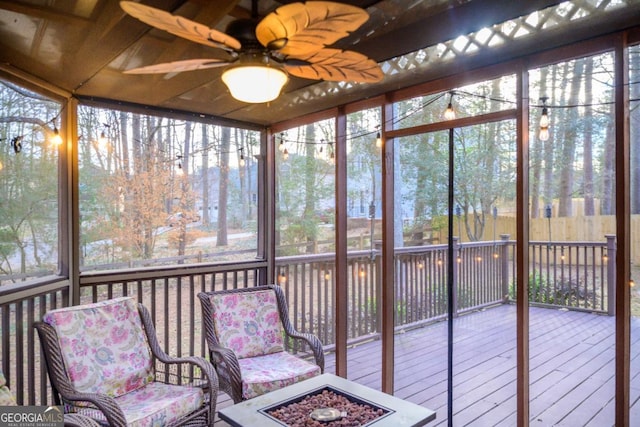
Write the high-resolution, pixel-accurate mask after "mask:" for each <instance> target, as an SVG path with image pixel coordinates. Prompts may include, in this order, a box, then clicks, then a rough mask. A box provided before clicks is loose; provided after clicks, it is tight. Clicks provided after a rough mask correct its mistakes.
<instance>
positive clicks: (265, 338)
mask: <svg viewBox="0 0 640 427" xmlns="http://www.w3.org/2000/svg"><path fill="white" fill-rule="evenodd" d="M210 300H211V305H212V307H213V314H212V316H213V325H214V328H215V333H216V336H217V337H218V341H219V342H220V345H221V346H223V347H227V348H230V349H232V350H233V351H234V352H235V353H236V356H237V357H238V359H242V358H245V357H253V356H262V355H265V354H270V353H276V352H281V351H283V350H284V341H283V335H282V334H283V329H282V324H281V323H280V314H279V312H278V303H277V301H276V294H275V292H273V291H271V290H265V291H256V292H240V293H230V294H212V295H211V296H210Z"/></svg>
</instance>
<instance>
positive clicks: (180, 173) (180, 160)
mask: <svg viewBox="0 0 640 427" xmlns="http://www.w3.org/2000/svg"><path fill="white" fill-rule="evenodd" d="M177 157H178V168H177V169H176V173H177V174H178V175H180V176H182V175H184V170H183V169H182V156H181V155H179V154H178V156H177Z"/></svg>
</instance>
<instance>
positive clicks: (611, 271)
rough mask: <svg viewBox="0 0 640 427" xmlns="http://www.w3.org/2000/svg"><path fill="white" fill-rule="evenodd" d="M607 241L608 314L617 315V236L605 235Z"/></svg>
mask: <svg viewBox="0 0 640 427" xmlns="http://www.w3.org/2000/svg"><path fill="white" fill-rule="evenodd" d="M604 237H605V238H606V239H607V313H608V314H609V316H614V315H615V314H616V235H615V234H605V235H604Z"/></svg>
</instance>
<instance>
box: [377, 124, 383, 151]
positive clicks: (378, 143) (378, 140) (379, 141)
mask: <svg viewBox="0 0 640 427" xmlns="http://www.w3.org/2000/svg"><path fill="white" fill-rule="evenodd" d="M377 127H378V131H377V132H376V147H377V148H380V147H382V134H381V133H380V126H377Z"/></svg>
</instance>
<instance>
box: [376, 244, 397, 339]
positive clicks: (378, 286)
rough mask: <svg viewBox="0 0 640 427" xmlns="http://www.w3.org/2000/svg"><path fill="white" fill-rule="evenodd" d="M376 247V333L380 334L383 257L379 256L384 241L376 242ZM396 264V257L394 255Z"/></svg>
mask: <svg viewBox="0 0 640 427" xmlns="http://www.w3.org/2000/svg"><path fill="white" fill-rule="evenodd" d="M374 247H375V253H374V256H375V263H376V267H375V268H376V283H375V294H376V297H375V300H376V332H377V333H378V334H380V333H381V332H382V331H381V328H382V257H380V256H378V255H380V254H381V253H382V240H375V241H374ZM394 262H395V255H394Z"/></svg>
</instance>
